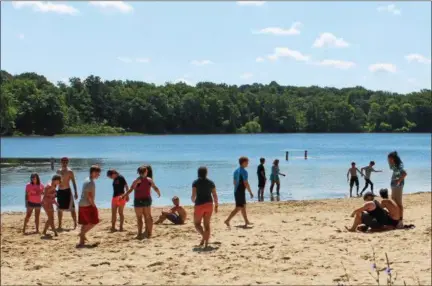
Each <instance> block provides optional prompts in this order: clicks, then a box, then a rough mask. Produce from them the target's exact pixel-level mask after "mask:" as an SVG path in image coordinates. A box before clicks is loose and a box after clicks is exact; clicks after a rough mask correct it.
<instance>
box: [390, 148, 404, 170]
mask: <svg viewBox="0 0 432 286" xmlns="http://www.w3.org/2000/svg"><path fill="white" fill-rule="evenodd" d="M387 157H388V158H392V159H393V161H394V163H395V165H396V167H398V168H399V167H400V166H401V165H402V164H403V162H402V160H401V158H400V157H399V155H398V153H397V152H396V151H393V152H390V153H389V154H388V156H387Z"/></svg>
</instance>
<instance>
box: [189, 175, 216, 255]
mask: <svg viewBox="0 0 432 286" xmlns="http://www.w3.org/2000/svg"><path fill="white" fill-rule="evenodd" d="M192 202H193V203H195V212H194V224H195V228H196V230H197V231H198V232H199V234H201V236H202V239H201V243H200V246H202V245H204V247H207V246H208V242H209V239H210V219H211V217H212V213H213V203H214V210H215V212H216V213H217V211H218V196H217V193H216V186H215V184H214V183H213V181H211V180H209V179H207V168H206V167H200V168H199V169H198V179H197V180H195V181H194V182H193V184H192ZM203 220H204V228H203V227H202V225H201V222H202V221H203Z"/></svg>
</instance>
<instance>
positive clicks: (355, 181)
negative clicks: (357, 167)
mask: <svg viewBox="0 0 432 286" xmlns="http://www.w3.org/2000/svg"><path fill="white" fill-rule="evenodd" d="M354 184H355V185H356V186H357V187H358V186H359V180H358V177H351V180H350V187H352V186H354Z"/></svg>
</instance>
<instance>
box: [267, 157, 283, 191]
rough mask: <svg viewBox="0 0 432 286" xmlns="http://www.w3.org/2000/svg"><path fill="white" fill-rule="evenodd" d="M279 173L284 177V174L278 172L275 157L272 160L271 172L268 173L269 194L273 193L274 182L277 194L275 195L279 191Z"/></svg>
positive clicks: (277, 163)
mask: <svg viewBox="0 0 432 286" xmlns="http://www.w3.org/2000/svg"><path fill="white" fill-rule="evenodd" d="M279 175H281V176H284V177H285V174H282V173H281V172H280V169H279V160H278V159H276V160H274V161H273V166H272V169H271V174H270V182H271V184H270V194H271V195H273V188H274V185H275V184H276V194H277V196H279V195H280V193H279V190H280V179H279Z"/></svg>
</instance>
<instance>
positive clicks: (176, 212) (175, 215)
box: [155, 196, 186, 224]
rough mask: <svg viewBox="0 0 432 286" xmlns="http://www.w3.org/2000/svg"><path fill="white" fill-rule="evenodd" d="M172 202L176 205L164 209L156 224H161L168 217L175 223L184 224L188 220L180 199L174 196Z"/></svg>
mask: <svg viewBox="0 0 432 286" xmlns="http://www.w3.org/2000/svg"><path fill="white" fill-rule="evenodd" d="M172 202H173V204H174V207H173V208H171V209H170V210H169V211H167V212H166V211H162V214H161V215H160V217H159V219H158V220H157V221H156V222H155V224H161V223H163V222H164V221H165V220H166V219H167V220H169V221H170V222H172V223H173V224H184V223H185V220H186V210H185V209H184V208H183V207H181V206H180V199H179V198H178V197H177V196H175V197H173V198H172Z"/></svg>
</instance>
